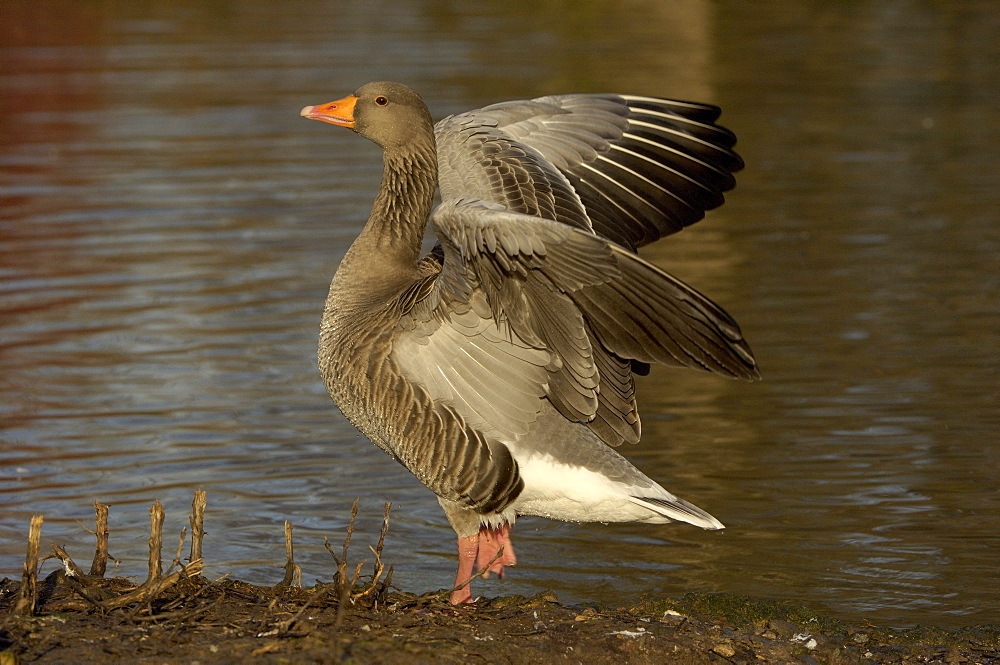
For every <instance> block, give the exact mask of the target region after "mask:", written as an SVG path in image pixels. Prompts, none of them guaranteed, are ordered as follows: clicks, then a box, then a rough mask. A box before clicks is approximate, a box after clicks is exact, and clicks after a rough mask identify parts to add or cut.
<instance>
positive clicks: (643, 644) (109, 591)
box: [0, 492, 1000, 665]
mask: <svg viewBox="0 0 1000 665" xmlns="http://www.w3.org/2000/svg"><path fill="white" fill-rule="evenodd" d="M205 505H206V503H205V494H204V492H199V493H196V495H195V499H194V502H193V504H192V512H191V516H190V520H189V523H190V536H191V540H190V546H189V553H188V558H187V562H186V563H185V562H182V557H183V554H184V549H185V542H186V540H187V529H183V530H182V531H181V533H180V537H179V542H178V546H177V549H176V551H175V553H174V556H173V559H172V560H171V562H170V564H169V565H168V566H167V568H166V570H164V569H163V524H164V513H163V506H162V505H160V504H159V503H154V504H153V506H152V507H151V508H150V536H149V561H148V571H147V575H146V579H145V580H144V581H142V582H141V583H135V582H133V581H130V580H128V579H125V578H121V577H116V578H107V577H105V573H106V567H107V561H108V560H109V559H112V560H113V557H112V556H111V555H110V553H109V551H108V543H109V533H108V507H107V506H105V505H103V504H100V503H97V502H95V513H96V527H95V529H94V532H93V533H94V535H95V539H96V548H95V554H94V558H93V562H92V564H91V567H90V571H89V572H84V570H83V569H82V568H81V567H80V566H79V565H77V564H76V562H74V561H73V559H72V558H71V557H70V555H69V554H68V553H67V552H66V551H65V549H64V548H63V547H61V546H59V545H56V544H53V545H51V546H50V550H51V552H50V553H49V554H47V555H46V556H45V557H44V558H40V554H41V534H42V525H43V518H42V516H36V517H35V518H33V519H32V520H31V525H30V528H29V537H28V547H27V551H26V556H25V564H24V570H23V574H22V578H21V580H20V581H14V580H8V579H4V580H0V665H16V664H18V663H29V662H39V663H63V662H72V663H80V664H83V665H88V664H91V663H106V662H115V661H117V660H124V659H128V660H129V661H132V662H135V663H176V662H201V663H243V662H253V663H258V662H259V663H339V662H364V663H424V662H426V663H432V662H433V663H467V662H469V661H470V659H472V660H473V661H483V662H497V663H531V664H532V665H536V664H537V663H538V662H546V663H547V662H570V663H577V662H579V663H588V664H589V663H597V664H600V663H616V664H617V663H622V662H627V663H665V662H670V663H709V662H719V663H762V662H767V663H772V662H773V663H982V664H984V665H1000V630H998V629H997V628H996V627H993V626H983V627H977V628H969V629H966V630H963V631H944V630H935V629H914V630H911V631H892V630H887V629H879V628H876V627H873V626H850V625H846V624H841V623H839V622H837V621H835V620H832V619H826V618H823V617H819V616H817V615H815V614H812V613H810V612H808V610H804V609H803V608H788V607H785V606H783V605H780V604H777V603H766V602H760V601H753V600H750V599H746V598H740V597H736V596H731V595H725V594H719V595H689V596H685V597H684V598H680V599H662V598H661V599H647V600H646V601H644V602H643V603H640V604H639V605H636V606H633V607H629V608H617V609H612V608H607V607H599V606H577V607H567V606H564V605H560V604H559V603H558V602H557V601H556V599H555V597H554V596H552V595H551V594H541V595H539V596H536V597H535V598H523V597H519V596H513V597H505V598H503V597H502V598H494V599H480V600H479V601H478V602H477V603H476V604H475V605H471V606H463V607H453V606H451V605H449V604H448V603H447V597H448V593H449V592H450V590H448V589H446V590H441V591H437V592H434V593H430V594H425V595H422V596H416V595H413V594H408V593H404V592H401V591H398V590H394V589H392V587H391V584H392V572H393V569H392V566H387V565H386V564H385V562H384V560H383V543H384V540H385V535H386V532H387V530H388V528H389V513H390V506H389V504H386V505H385V514H384V518H383V522H382V529H381V533H380V535H379V539H378V542H377V543H376V544H374V545H369V546H368V549H369V551H370V553H371V556H370V557H367V556H366V558H365V559H364V560H361V561H359V562H353V563H352V562H351V561H350V560H349V556H350V555H351V550H350V547H351V544H352V543H351V538H352V535H353V533H354V518H355V516H356V515H357V510H358V505H357V502H356V501H355V503H354V506H353V509H352V514H351V521H350V524H349V526H348V529H347V533H346V534H345V536H344V542H343V545H342V546H341V547H340V548H335V547H334V546H333V545H331V543H330V542H329V541H328V540H325V543H324V544H325V547H326V549H327V551H329V553H330V555H331V557H332V560H333V571H334V572H333V574H332V575H331V580H330V582H328V583H317V584H316V585H315V586H312V587H309V588H303V586H302V572H301V570H300V569H299V567H298V566H297V565H296V564H295V551H294V542H293V531H292V527H291V524H290V523H288V522H286V523H285V559H286V561H285V565H284V576H283V578H282V579H281V580H280V581H279V582H278V583H277V584H275V585H274V586H273V587H260V586H253V585H250V584H245V583H243V582H239V581H236V580H231V579H228V576H223V577H222V578H219V579H215V580H208V579H206V578H205V577H204V576H203V574H202V559H201V557H202V554H201V553H202V540H203V538H204V533H205V531H204V518H205ZM49 558H56V559H58V560H59V561H60V562H61V564H62V566H61V568H60V569H58V570H56V571H54V572H53V573H51V574H49V575H48V576H46V577H45V578H44V579H43V580H39V579H38V570H39V566H40V565H41V562H42V561H45V560H46V559H49ZM369 561H371V562H372V563H371V567H370V568H367V566H368V562H369ZM366 571H368V572H366Z"/></svg>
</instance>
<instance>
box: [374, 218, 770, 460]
mask: <svg viewBox="0 0 1000 665" xmlns="http://www.w3.org/2000/svg"><path fill="white" fill-rule="evenodd" d="M432 221H433V223H434V226H435V230H436V232H437V234H438V238H439V240H440V243H441V247H442V249H443V257H444V258H443V266H442V270H441V273H440V274H439V275H438V277H437V279H436V280H435V282H434V284H433V288H432V289H430V290H429V292H428V293H427V295H426V296H424V297H422V298H421V299H419V300H418V301H415V302H413V303H412V305H411V306H410V308H409V310H408V312H407V313H406V314H405V315H404V316H403V317H402V319H401V321H400V329H399V331H397V335H396V341H395V342H394V346H393V351H392V357H393V361H394V362H395V363H396V364H397V366H398V367H399V368H400V371H401V372H402V373H403V374H404V376H406V377H408V378H410V379H412V380H414V381H419V382H420V384H421V385H422V386H423V387H424V388H425V389H426V390H427V391H428V394H429V396H430V397H431V398H432V399H434V400H436V401H440V402H442V403H445V404H447V405H448V406H449V407H451V408H454V409H455V410H456V411H457V412H458V413H459V414H460V415H462V416H463V418H464V419H465V421H466V422H467V423H468V424H469V425H470V426H472V427H474V428H475V429H476V430H479V431H480V432H482V433H484V434H486V435H487V436H489V437H491V438H496V439H499V440H501V441H503V440H507V441H512V440H516V439H517V438H519V437H521V436H522V435H524V434H525V433H526V432H527V430H528V428H529V427H530V425H531V423H533V422H534V421H535V419H536V418H537V416H538V414H539V413H540V412H541V411H542V410H543V409H545V408H547V406H546V403H548V404H551V406H552V407H554V408H555V409H556V410H558V411H559V413H560V414H562V415H563V416H564V417H565V418H567V419H568V420H571V421H576V422H580V423H584V424H587V425H589V426H590V427H591V428H592V429H593V430H594V431H595V432H596V433H597V434H598V435H599V436H600V437H601V438H602V440H604V441H606V442H607V443H609V444H611V445H617V444H618V443H621V442H622V441H623V440H629V441H634V440H636V439H637V438H638V426H639V420H638V414H637V413H636V410H635V400H634V393H633V388H632V374H631V371H630V367H629V361H631V360H638V361H641V362H645V363H652V362H658V363H664V364H669V365H675V366H684V367H698V368H703V369H709V370H712V371H715V372H717V373H720V374H724V375H728V376H733V377H740V378H753V377H755V376H757V370H756V365H755V363H754V360H753V356H752V354H751V352H750V350H749V348H748V347H747V345H746V343H745V342H744V341H743V338H742V336H741V334H740V330H739V328H738V326H737V325H736V323H735V322H734V321H733V320H732V319H731V318H730V317H729V316H728V315H727V314H726V313H725V312H723V311H722V310H721V309H720V308H719V307H718V306H716V305H714V304H713V303H712V302H711V301H709V300H708V299H707V298H705V297H704V296H702V295H701V294H699V293H698V292H696V291H694V290H693V289H691V288H690V287H688V286H687V285H685V284H683V283H682V282H680V281H679V280H677V279H675V278H673V277H671V276H670V275H668V274H667V273H665V272H663V271H661V270H660V269H658V268H656V267H655V266H653V265H651V264H649V263H647V262H645V261H643V260H642V259H640V258H639V257H638V256H636V255H635V254H633V253H632V252H629V251H627V250H625V249H623V248H621V247H619V246H617V245H615V244H614V243H611V242H609V241H607V240H605V239H603V238H601V237H599V236H597V235H594V234H593V233H591V232H589V231H585V230H582V229H577V228H573V227H571V226H568V225H566V224H562V223H559V222H555V221H551V220H547V219H541V218H538V217H534V216H530V215H524V214H520V213H514V212H510V211H509V210H506V209H504V208H503V207H502V206H499V205H497V204H494V203H490V202H486V201H481V200H469V199H455V200H450V201H445V203H443V204H442V205H441V206H439V207H438V208H437V210H436V211H435V212H434V214H433V216H432Z"/></svg>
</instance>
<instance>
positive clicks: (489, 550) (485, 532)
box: [476, 524, 517, 579]
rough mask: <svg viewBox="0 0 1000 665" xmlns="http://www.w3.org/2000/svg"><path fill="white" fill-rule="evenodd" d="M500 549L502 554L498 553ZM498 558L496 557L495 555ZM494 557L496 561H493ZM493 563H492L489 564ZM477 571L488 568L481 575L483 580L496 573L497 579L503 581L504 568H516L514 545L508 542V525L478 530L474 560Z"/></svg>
mask: <svg viewBox="0 0 1000 665" xmlns="http://www.w3.org/2000/svg"><path fill="white" fill-rule="evenodd" d="M501 548H502V549H503V552H500V550H501ZM498 553H499V554H500V556H497V554H498ZM494 557H496V561H493V559H494ZM491 561H493V563H490V562H491ZM476 565H478V566H479V570H482V569H483V568H486V566H487V565H489V568H488V569H487V570H486V572H485V573H484V574H483V579H486V578H488V577H489V576H490V573H496V575H497V577H499V578H500V579H503V577H504V570H503V569H504V566H516V565H517V556H515V554H514V545H512V544H511V542H510V525H509V524H504V525H503V526H501V527H497V528H490V527H485V526H484V527H483V528H481V529H480V530H479V556H478V557H477V559H476Z"/></svg>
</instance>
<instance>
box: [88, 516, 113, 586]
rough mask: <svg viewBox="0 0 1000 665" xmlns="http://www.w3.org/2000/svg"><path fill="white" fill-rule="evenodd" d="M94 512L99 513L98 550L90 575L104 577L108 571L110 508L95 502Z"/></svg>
mask: <svg viewBox="0 0 1000 665" xmlns="http://www.w3.org/2000/svg"><path fill="white" fill-rule="evenodd" d="M94 511H95V512H96V513H97V520H96V521H97V530H96V531H95V532H94V535H96V536H97V549H96V550H94V562H93V563H91V564H90V574H91V575H95V576H97V577H104V573H105V572H107V569H108V533H109V532H108V507H107V506H106V505H105V504H103V503H101V502H99V501H96V500H95V501H94Z"/></svg>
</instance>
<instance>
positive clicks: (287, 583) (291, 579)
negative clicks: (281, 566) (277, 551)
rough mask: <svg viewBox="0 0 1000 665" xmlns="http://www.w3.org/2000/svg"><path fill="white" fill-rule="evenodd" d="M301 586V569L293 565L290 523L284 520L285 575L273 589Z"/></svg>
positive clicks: (293, 550) (293, 548)
mask: <svg viewBox="0 0 1000 665" xmlns="http://www.w3.org/2000/svg"><path fill="white" fill-rule="evenodd" d="M292 586H294V587H295V588H300V587H301V586H302V570H301V569H300V568H299V567H298V566H296V565H295V547H294V545H293V543H292V523H291V522H289V521H288V520H285V577H284V579H282V580H281V581H280V582H278V583H277V584H276V585H275V587H274V588H275V589H288V588H290V587H292Z"/></svg>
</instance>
